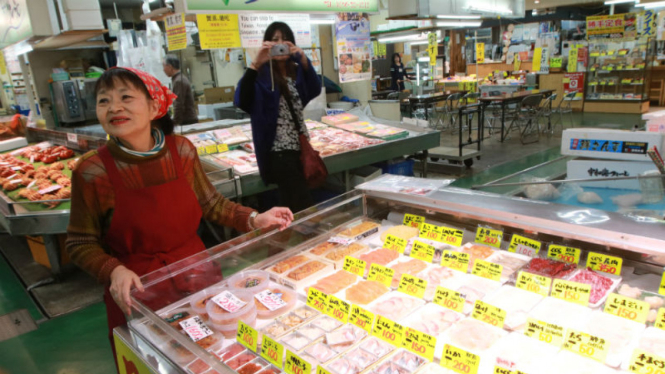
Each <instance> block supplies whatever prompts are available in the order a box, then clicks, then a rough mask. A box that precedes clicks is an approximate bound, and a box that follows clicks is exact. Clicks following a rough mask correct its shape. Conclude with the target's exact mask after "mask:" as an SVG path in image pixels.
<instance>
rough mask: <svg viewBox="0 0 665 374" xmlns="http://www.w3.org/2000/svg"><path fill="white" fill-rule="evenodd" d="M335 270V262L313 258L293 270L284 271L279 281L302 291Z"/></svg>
mask: <svg viewBox="0 0 665 374" xmlns="http://www.w3.org/2000/svg"><path fill="white" fill-rule="evenodd" d="M334 271H335V265H334V264H333V263H330V262H326V261H322V260H311V261H309V262H305V263H304V264H302V265H299V266H297V267H296V268H294V269H293V270H289V271H287V272H284V274H282V276H281V277H279V278H278V279H277V282H278V283H281V284H283V285H285V286H287V287H291V288H293V289H295V290H296V291H298V292H301V290H302V289H303V288H304V287H305V285H308V284H309V283H312V282H315V281H317V280H319V279H320V278H323V277H325V276H327V275H330V274H332V273H333V272H334Z"/></svg>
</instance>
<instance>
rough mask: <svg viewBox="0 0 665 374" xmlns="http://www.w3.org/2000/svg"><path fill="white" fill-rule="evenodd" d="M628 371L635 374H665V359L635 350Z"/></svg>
mask: <svg viewBox="0 0 665 374" xmlns="http://www.w3.org/2000/svg"><path fill="white" fill-rule="evenodd" d="M660 353H661V354H663V353H665V352H660ZM628 370H630V372H631V373H635V374H665V357H664V356H657V355H655V354H653V353H650V352H647V351H644V350H642V349H639V348H635V350H634V351H633V356H632V357H631V359H630V365H628Z"/></svg>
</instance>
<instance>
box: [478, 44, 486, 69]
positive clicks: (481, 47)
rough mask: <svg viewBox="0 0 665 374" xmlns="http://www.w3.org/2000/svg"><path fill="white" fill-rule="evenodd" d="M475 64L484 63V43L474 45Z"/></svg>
mask: <svg viewBox="0 0 665 374" xmlns="http://www.w3.org/2000/svg"><path fill="white" fill-rule="evenodd" d="M476 62H477V63H479V64H482V63H483V62H485V43H476Z"/></svg>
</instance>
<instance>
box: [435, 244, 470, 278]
mask: <svg viewBox="0 0 665 374" xmlns="http://www.w3.org/2000/svg"><path fill="white" fill-rule="evenodd" d="M441 266H445V267H448V268H451V269H453V270H457V271H461V272H463V273H466V272H467V271H468V270H469V254H468V253H465V252H457V251H453V250H450V249H446V250H444V251H443V257H441Z"/></svg>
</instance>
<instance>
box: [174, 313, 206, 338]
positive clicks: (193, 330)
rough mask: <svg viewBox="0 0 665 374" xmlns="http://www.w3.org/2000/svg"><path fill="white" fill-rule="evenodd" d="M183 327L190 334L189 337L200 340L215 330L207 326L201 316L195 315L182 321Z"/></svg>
mask: <svg viewBox="0 0 665 374" xmlns="http://www.w3.org/2000/svg"><path fill="white" fill-rule="evenodd" d="M180 326H181V327H182V329H183V330H184V331H185V332H186V333H187V335H189V337H190V338H191V339H192V340H193V341H195V342H198V341H199V340H201V339H204V338H207V337H208V336H210V335H212V334H213V332H212V330H210V328H209V327H208V326H206V324H205V323H203V321H201V318H200V317H199V316H194V317H192V318H188V319H186V320H184V321H181V322H180Z"/></svg>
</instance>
